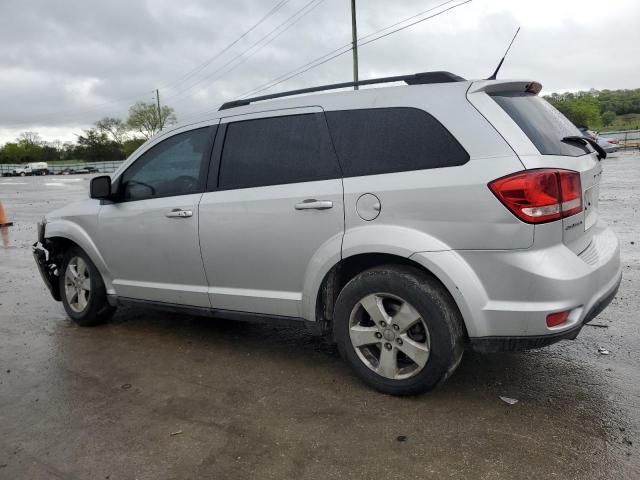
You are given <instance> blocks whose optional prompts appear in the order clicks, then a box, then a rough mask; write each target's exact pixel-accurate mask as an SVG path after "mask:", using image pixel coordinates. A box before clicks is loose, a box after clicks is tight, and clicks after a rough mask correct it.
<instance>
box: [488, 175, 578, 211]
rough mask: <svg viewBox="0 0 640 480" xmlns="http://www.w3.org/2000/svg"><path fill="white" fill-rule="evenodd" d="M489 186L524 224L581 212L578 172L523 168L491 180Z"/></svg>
mask: <svg viewBox="0 0 640 480" xmlns="http://www.w3.org/2000/svg"><path fill="white" fill-rule="evenodd" d="M489 188H490V189H491V191H492V192H493V193H494V195H495V196H496V197H498V200H500V201H501V202H502V203H503V204H504V205H505V206H506V207H507V208H508V209H509V210H511V211H512V212H513V213H514V214H515V216H516V217H518V218H519V219H520V220H523V221H525V222H527V223H544V222H551V221H553V220H558V219H560V218H563V217H569V216H571V215H575V214H576V213H579V212H581V211H582V187H581V184H580V174H579V173H578V172H573V171H571V170H560V169H538V170H527V171H524V172H519V173H514V174H512V175H508V176H506V177H502V178H499V179H497V180H494V181H493V182H490V183H489Z"/></svg>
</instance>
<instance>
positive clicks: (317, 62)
mask: <svg viewBox="0 0 640 480" xmlns="http://www.w3.org/2000/svg"><path fill="white" fill-rule="evenodd" d="M454 1H456V0H447V1H445V2H442V3H440V4H438V5H436V6H434V7H431V8H429V9H427V10H424V11H422V12H420V13H417V14H415V15H412V16H410V17H407V18H405V19H404V20H400V21H398V22H395V23H393V24H391V25H388V26H386V27H384V28H381V29H379V30H377V31H375V32H372V33H370V34H367V35H365V36H363V37H361V38H359V39H358V46H359V47H361V46H365V45H368V44H371V43H373V42H375V41H377V40H380V39H382V38H385V37H388V36H389V35H392V34H394V33H397V32H400V31H402V30H405V29H407V28H410V27H412V26H414V25H417V24H419V23H422V22H424V21H426V20H429V19H432V18H435V17H437V16H439V15H442V14H444V13H446V12H448V11H450V10H453V9H455V8H457V7H460V6H462V5H465V4H467V3H470V2H471V1H472V0H466V1H463V2H460V3H457V4H455V5H452V6H450V7H447V8H445V9H443V10H440V11H439V12H436V13H434V14H433V15H429V16H427V17H424V18H421V19H420V20H417V21H414V22H411V23H409V24H407V25H404V26H402V27H400V28H397V29H395V30H392V31H390V32H387V33H384V34H381V32H385V31H386V30H389V29H391V28H393V27H396V26H398V25H401V24H403V23H406V22H407V21H409V20H412V19H414V18H416V17H420V16H422V15H424V14H426V13H428V12H432V11H434V10H437V9H438V8H441V7H443V6H445V5H448V4H450V3H453V2H454ZM376 35H377V36H376ZM372 37H373V38H372ZM363 40H366V41H363ZM361 41H363V42H362V43H361ZM351 48H352V47H351V42H349V43H348V44H345V45H343V46H342V47H338V48H337V49H334V50H332V51H331V52H328V53H325V54H324V55H321V56H320V57H317V58H316V59H314V60H311V61H310V62H307V63H305V64H304V65H301V66H299V67H297V68H295V69H293V70H290V71H289V72H287V73H285V74H282V75H280V76H278V77H276V78H275V79H272V80H270V81H268V82H266V83H264V84H262V85H260V86H259V87H256V88H254V89H253V90H250V91H248V92H245V93H244V94H242V95H240V96H238V97H237V98H245V97H247V96H253V95H256V94H257V93H260V92H263V91H265V90H268V89H270V88H272V87H275V86H276V85H279V84H281V83H283V82H286V81H287V80H290V79H292V78H295V77H297V76H299V75H302V74H303V73H306V72H308V71H309V70H312V69H314V68H317V67H319V66H321V65H324V64H325V63H328V62H329V61H331V60H333V59H335V58H338V57H340V56H342V55H345V54H347V53H349V52H350V51H351ZM221 105H222V104H220V105H217V106H216V107H211V108H207V109H205V110H202V111H199V112H192V113H191V114H188V115H187V117H185V118H194V117H196V116H198V115H206V114H209V113H213V112H215V111H217V109H218V108H219V107H220V106H221Z"/></svg>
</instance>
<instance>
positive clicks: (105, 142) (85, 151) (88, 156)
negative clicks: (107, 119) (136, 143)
mask: <svg viewBox="0 0 640 480" xmlns="http://www.w3.org/2000/svg"><path fill="white" fill-rule="evenodd" d="M74 153H75V154H76V155H77V156H78V157H80V158H82V159H84V160H87V161H89V162H99V161H105V160H120V159H121V158H122V152H121V151H120V146H119V145H118V144H117V143H116V142H114V141H113V140H111V139H110V138H109V137H108V136H107V134H106V133H104V132H101V131H100V130H98V129H97V128H90V129H89V130H85V131H84V135H78V146H77V147H76V148H75V152H74Z"/></svg>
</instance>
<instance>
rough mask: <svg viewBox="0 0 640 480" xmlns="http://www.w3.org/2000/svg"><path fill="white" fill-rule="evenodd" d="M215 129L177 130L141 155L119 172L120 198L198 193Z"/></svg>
mask: <svg viewBox="0 0 640 480" xmlns="http://www.w3.org/2000/svg"><path fill="white" fill-rule="evenodd" d="M215 129H216V127H207V128H199V129H197V130H191V131H189V132H184V133H179V134H178V135H174V136H173V137H170V138H168V139H166V140H164V141H163V142H160V143H159V144H157V145H155V146H154V147H152V148H151V149H150V150H148V151H147V152H145V153H144V154H142V155H141V156H140V157H139V158H138V159H137V160H136V161H135V162H134V163H133V165H131V167H129V168H128V169H127V171H126V172H124V174H123V175H122V186H121V191H122V199H123V200H143V199H146V198H153V197H168V196H173V195H187V194H190V193H198V192H201V191H202V179H203V170H204V167H205V166H206V162H208V155H207V153H208V151H209V146H210V142H211V137H212V135H213V133H214V131H215Z"/></svg>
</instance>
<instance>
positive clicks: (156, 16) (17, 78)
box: [0, 0, 640, 144]
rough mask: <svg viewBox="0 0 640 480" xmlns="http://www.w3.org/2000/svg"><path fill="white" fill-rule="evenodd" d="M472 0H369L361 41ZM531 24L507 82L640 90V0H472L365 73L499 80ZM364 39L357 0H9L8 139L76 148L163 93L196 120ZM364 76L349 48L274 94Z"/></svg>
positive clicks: (390, 41) (381, 44)
mask: <svg viewBox="0 0 640 480" xmlns="http://www.w3.org/2000/svg"><path fill="white" fill-rule="evenodd" d="M463 1H464V0H453V1H449V2H446V0H394V1H391V0H386V1H385V0H357V4H358V29H359V37H367V38H366V39H371V38H375V37H376V36H377V35H379V34H382V33H386V32H388V31H389V30H383V29H385V28H386V27H388V26H390V25H393V24H396V23H397V22H400V21H402V20H404V19H407V18H409V17H413V18H412V19H411V20H409V21H407V22H405V23H400V24H399V25H398V26H403V25H407V24H408V23H410V22H413V21H416V20H419V19H421V18H424V17H426V16H429V15H432V14H435V13H438V12H440V11H442V10H444V9H445V8H448V7H452V6H454V5H456V4H458V3H462V2H463ZM443 4H444V5H443ZM438 5H441V6H440V7H438ZM274 7H275V8H274ZM429 9H432V10H431V11H430V12H427V13H423V14H422V15H418V14H420V13H421V12H425V11H427V10H429ZM270 11H272V13H271V14H270V15H268V16H267V17H266V19H264V21H263V22H262V23H260V24H259V25H258V26H257V27H255V28H254V29H253V30H251V31H250V32H249V33H248V34H246V35H244V36H242V35H243V33H245V32H247V30H249V29H251V27H252V26H254V25H255V24H256V22H258V21H260V20H261V19H262V18H263V17H265V15H267V13H269V12H270ZM415 15H418V16H415ZM518 26H521V27H522V31H521V32H520V36H519V38H518V40H517V41H516V43H515V45H514V47H513V49H512V51H511V53H510V56H509V58H508V60H507V62H506V63H505V65H504V67H503V69H502V71H501V74H500V76H501V77H502V78H507V77H518V78H526V79H536V80H539V81H541V82H542V84H543V85H544V93H549V92H554V91H565V90H579V89H589V88H598V89H602V88H609V89H616V88H638V87H640V60H639V59H640V2H638V1H637V0H608V1H607V2H596V1H590V0H472V1H471V2H470V3H467V4H465V5H462V6H460V7H457V8H454V9H452V10H450V11H448V12H446V13H443V14H442V15H439V16H437V17H435V18H433V19H430V20H427V21H424V22H422V23H419V24H417V25H415V26H413V27H410V28H408V29H406V30H403V31H401V32H398V33H395V34H393V35H390V36H388V37H385V38H382V39H380V40H377V41H375V42H372V43H371V44H369V45H364V46H362V48H361V50H360V77H361V78H369V77H375V76H386V75H395V74H402V73H413V72H419V71H429V70H450V71H452V72H455V73H457V74H459V75H461V76H464V77H466V78H481V77H486V76H488V75H489V74H490V73H491V72H492V70H493V69H494V68H495V66H496V64H497V62H498V61H499V59H500V57H501V56H502V53H503V51H504V49H505V48H506V45H507V44H508V42H509V40H510V38H511V36H512V35H513V33H514V32H515V30H516V28H517V27H518ZM395 28H397V27H395ZM375 32H379V33H378V34H377V35H375ZM372 34H373V35H372ZM241 36H242V37H241ZM239 37H241V38H239ZM350 39H351V19H350V2H349V0H233V1H222V0H180V1H176V0H108V1H98V0H56V1H51V0H0V44H1V45H2V48H0V144H1V143H4V142H6V141H10V140H13V139H14V138H15V137H16V136H17V135H18V134H19V133H20V132H22V131H25V130H35V131H38V132H39V133H40V134H41V135H42V136H43V138H45V139H46V140H54V139H60V140H63V141H64V140H74V139H75V134H76V133H81V131H82V129H83V128H87V127H88V126H90V125H91V124H92V123H93V122H95V121H96V120H98V119H99V118H101V117H104V116H107V115H109V116H115V117H121V118H126V116H127V110H128V107H129V105H131V104H133V103H135V102H136V101H140V100H141V101H151V100H152V99H153V95H154V94H153V90H154V89H155V88H159V89H160V97H161V101H162V103H166V104H168V105H170V106H172V107H174V108H175V110H176V113H177V116H178V119H179V120H180V119H182V120H184V119H188V118H189V117H190V116H193V115H198V114H200V113H202V112H206V111H207V110H212V109H214V108H215V107H216V106H217V105H218V104H219V103H221V102H222V101H224V100H228V99H233V98H237V97H238V96H240V95H242V94H246V93H248V92H251V91H252V90H254V91H255V90H258V89H259V88H261V87H264V86H268V85H269V82H270V81H271V80H273V79H278V78H279V77H283V78H286V75H285V74H287V73H288V72H293V73H296V70H295V69H296V68H298V67H301V66H303V65H305V64H307V63H308V62H311V61H313V60H315V59H317V58H320V57H322V56H323V55H325V54H327V53H329V52H332V51H335V50H336V49H338V48H339V47H342V46H344V45H347V44H348V43H349V42H350ZM366 39H365V40H366ZM230 45H231V46H230ZM225 49H226V50H225ZM221 51H222V52H223V53H222V54H220V52H221ZM341 51H342V50H337V52H336V53H340V52H341ZM351 75H352V72H351V57H350V55H349V54H345V55H342V56H340V57H338V58H336V59H333V60H331V61H328V62H327V63H324V64H322V65H320V66H318V67H317V68H313V69H311V70H309V71H307V72H305V73H303V74H301V75H298V76H296V77H295V78H291V79H289V80H287V81H285V82H283V83H281V84H278V85H275V86H273V87H272V88H271V89H269V90H265V91H264V92H260V93H268V92H274V91H279V90H283V89H285V90H288V89H292V88H299V87H304V86H311V85H318V84H323V83H331V82H339V81H348V80H350V79H351Z"/></svg>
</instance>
